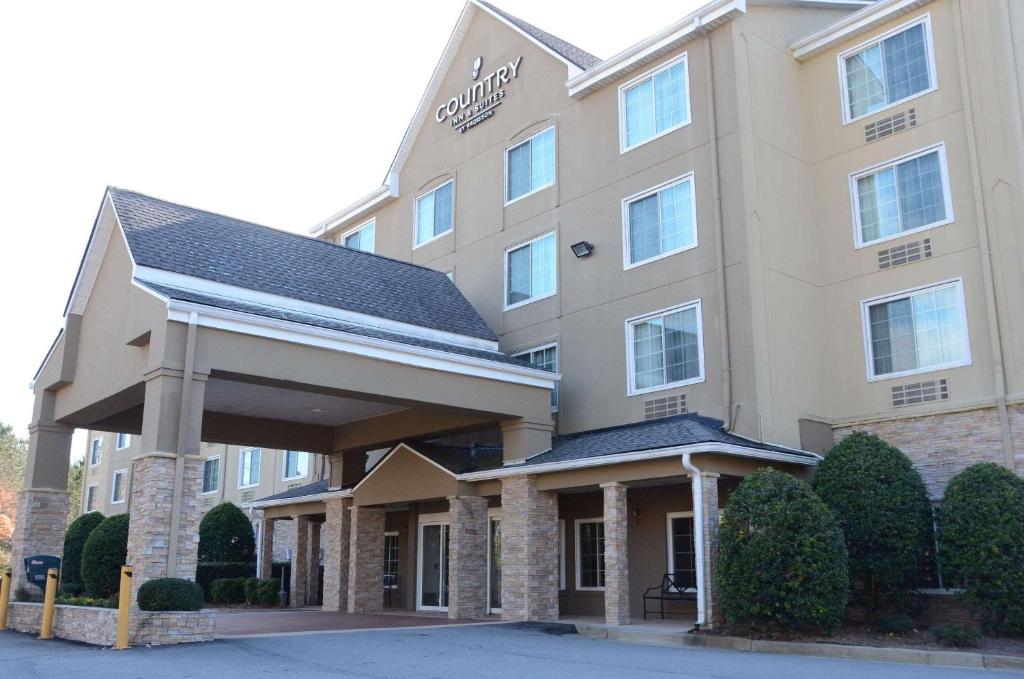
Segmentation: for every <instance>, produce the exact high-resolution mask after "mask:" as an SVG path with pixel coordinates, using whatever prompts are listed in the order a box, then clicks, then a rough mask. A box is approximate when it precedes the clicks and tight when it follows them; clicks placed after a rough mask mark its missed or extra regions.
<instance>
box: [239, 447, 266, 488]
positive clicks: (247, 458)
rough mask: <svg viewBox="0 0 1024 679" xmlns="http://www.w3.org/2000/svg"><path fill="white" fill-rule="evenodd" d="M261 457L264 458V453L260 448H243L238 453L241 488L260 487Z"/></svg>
mask: <svg viewBox="0 0 1024 679" xmlns="http://www.w3.org/2000/svg"><path fill="white" fill-rule="evenodd" d="M260 457H262V451H261V450H260V449H259V448H242V449H241V450H240V451H238V487H239V488H248V487H249V486H257V485H259V483H260Z"/></svg>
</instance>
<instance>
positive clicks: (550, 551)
mask: <svg viewBox="0 0 1024 679" xmlns="http://www.w3.org/2000/svg"><path fill="white" fill-rule="evenodd" d="M501 609H502V613H501V618H502V620H510V621H524V620H532V621H539V622H554V621H556V620H558V494H557V493H553V492H548V491H541V490H538V489H537V481H536V479H535V478H534V477H532V476H515V477H511V478H506V479H502V482H501Z"/></svg>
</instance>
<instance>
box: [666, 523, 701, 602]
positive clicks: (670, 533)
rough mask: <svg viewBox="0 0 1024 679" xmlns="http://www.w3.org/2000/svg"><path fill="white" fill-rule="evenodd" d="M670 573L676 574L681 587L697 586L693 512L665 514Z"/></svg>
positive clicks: (693, 587) (676, 580) (691, 587)
mask: <svg viewBox="0 0 1024 679" xmlns="http://www.w3.org/2000/svg"><path fill="white" fill-rule="evenodd" d="M665 532H666V551H667V553H668V571H667V572H668V573H672V574H673V575H674V576H675V583H676V586H677V587H678V588H679V589H696V588H697V544H696V538H695V535H696V532H695V529H694V525H693V512H669V513H668V514H666V515H665Z"/></svg>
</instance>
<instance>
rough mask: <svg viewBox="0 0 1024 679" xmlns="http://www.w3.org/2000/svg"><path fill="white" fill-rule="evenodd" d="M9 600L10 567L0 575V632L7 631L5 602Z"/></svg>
mask: <svg viewBox="0 0 1024 679" xmlns="http://www.w3.org/2000/svg"><path fill="white" fill-rule="evenodd" d="M10 598H11V567H10V566H8V567H7V568H5V569H4V573H3V575H0V630H4V629H7V602H8V601H9V600H10Z"/></svg>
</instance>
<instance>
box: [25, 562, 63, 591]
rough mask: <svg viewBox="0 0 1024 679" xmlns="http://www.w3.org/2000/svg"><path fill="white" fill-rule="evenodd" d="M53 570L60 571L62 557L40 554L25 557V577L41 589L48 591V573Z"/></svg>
mask: <svg viewBox="0 0 1024 679" xmlns="http://www.w3.org/2000/svg"><path fill="white" fill-rule="evenodd" d="M51 568H56V569H57V570H58V571H60V557H59V556H49V555H46V554H40V555H38V556H26V557H25V576H26V577H27V578H28V581H29V582H31V583H32V584H33V585H35V586H36V587H38V588H39V589H43V590H45V589H46V572H47V571H48V570H50V569H51Z"/></svg>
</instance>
